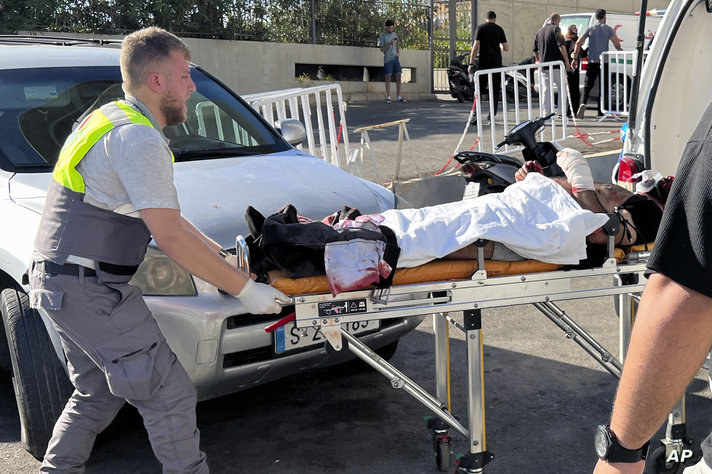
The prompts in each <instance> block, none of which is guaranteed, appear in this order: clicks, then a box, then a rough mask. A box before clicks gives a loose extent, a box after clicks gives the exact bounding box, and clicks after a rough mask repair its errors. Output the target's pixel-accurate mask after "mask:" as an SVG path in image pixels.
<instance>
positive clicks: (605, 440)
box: [594, 425, 611, 459]
mask: <svg viewBox="0 0 712 474" xmlns="http://www.w3.org/2000/svg"><path fill="white" fill-rule="evenodd" d="M594 443H595V445H596V454H597V455H598V457H599V458H600V459H606V457H607V456H608V448H610V446H611V438H610V436H608V431H607V430H606V427H605V426H603V425H600V426H599V427H598V429H596V437H595V438H594Z"/></svg>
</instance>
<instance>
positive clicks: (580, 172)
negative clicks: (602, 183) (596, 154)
mask: <svg viewBox="0 0 712 474" xmlns="http://www.w3.org/2000/svg"><path fill="white" fill-rule="evenodd" d="M556 164H557V165H559V166H560V167H561V169H562V170H564V174H565V175H566V178H567V179H568V180H569V183H571V190H572V191H573V192H574V193H576V192H581V191H594V190H595V187H594V185H593V175H592V174H591V168H590V167H589V166H588V162H587V161H586V159H585V158H584V157H583V155H582V154H581V152H579V151H576V150H574V149H573V148H564V149H563V150H561V151H560V152H558V153H557V154H556Z"/></svg>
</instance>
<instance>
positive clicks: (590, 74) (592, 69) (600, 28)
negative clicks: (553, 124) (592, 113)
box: [572, 8, 623, 118]
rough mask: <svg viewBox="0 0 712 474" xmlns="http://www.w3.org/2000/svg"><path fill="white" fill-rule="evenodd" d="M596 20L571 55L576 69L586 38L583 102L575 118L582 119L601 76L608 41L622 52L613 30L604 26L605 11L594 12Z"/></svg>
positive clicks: (577, 42) (599, 106)
mask: <svg viewBox="0 0 712 474" xmlns="http://www.w3.org/2000/svg"><path fill="white" fill-rule="evenodd" d="M596 20H598V23H596V24H595V25H592V26H589V27H588V28H586V29H585V30H584V31H583V33H582V34H581V36H579V39H578V40H577V41H576V46H575V47H574V53H573V55H572V56H573V67H574V68H577V67H578V62H579V60H578V58H579V56H580V55H581V45H582V44H583V42H584V41H586V38H589V37H590V38H589V40H588V66H587V69H586V82H585V85H584V89H583V101H582V102H581V105H580V106H579V109H578V111H577V112H576V118H583V116H584V113H585V112H586V102H588V96H589V94H590V93H591V90H592V89H593V86H594V85H595V83H596V80H597V79H598V76H599V75H600V74H601V53H603V52H605V51H608V41H610V42H611V43H613V46H615V48H616V49H617V50H618V51H622V50H623V47H622V46H621V42H620V40H619V39H618V37H617V36H616V32H615V31H613V28H611V27H610V26H608V25H606V10H604V9H602V8H599V9H598V10H596ZM598 115H603V113H602V112H601V94H598Z"/></svg>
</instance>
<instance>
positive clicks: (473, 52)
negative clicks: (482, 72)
mask: <svg viewBox="0 0 712 474" xmlns="http://www.w3.org/2000/svg"><path fill="white" fill-rule="evenodd" d="M479 50H480V48H479V45H478V44H476V45H475V46H473V47H472V49H471V50H470V64H472V63H474V62H475V59H477V53H478V51H479Z"/></svg>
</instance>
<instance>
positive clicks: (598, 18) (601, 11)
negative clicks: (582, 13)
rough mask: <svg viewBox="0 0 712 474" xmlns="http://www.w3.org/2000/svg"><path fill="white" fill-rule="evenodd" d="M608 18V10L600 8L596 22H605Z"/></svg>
mask: <svg viewBox="0 0 712 474" xmlns="http://www.w3.org/2000/svg"><path fill="white" fill-rule="evenodd" d="M605 17H606V10H604V9H603V8H599V9H598V10H596V20H603V19H604V18H605Z"/></svg>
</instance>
